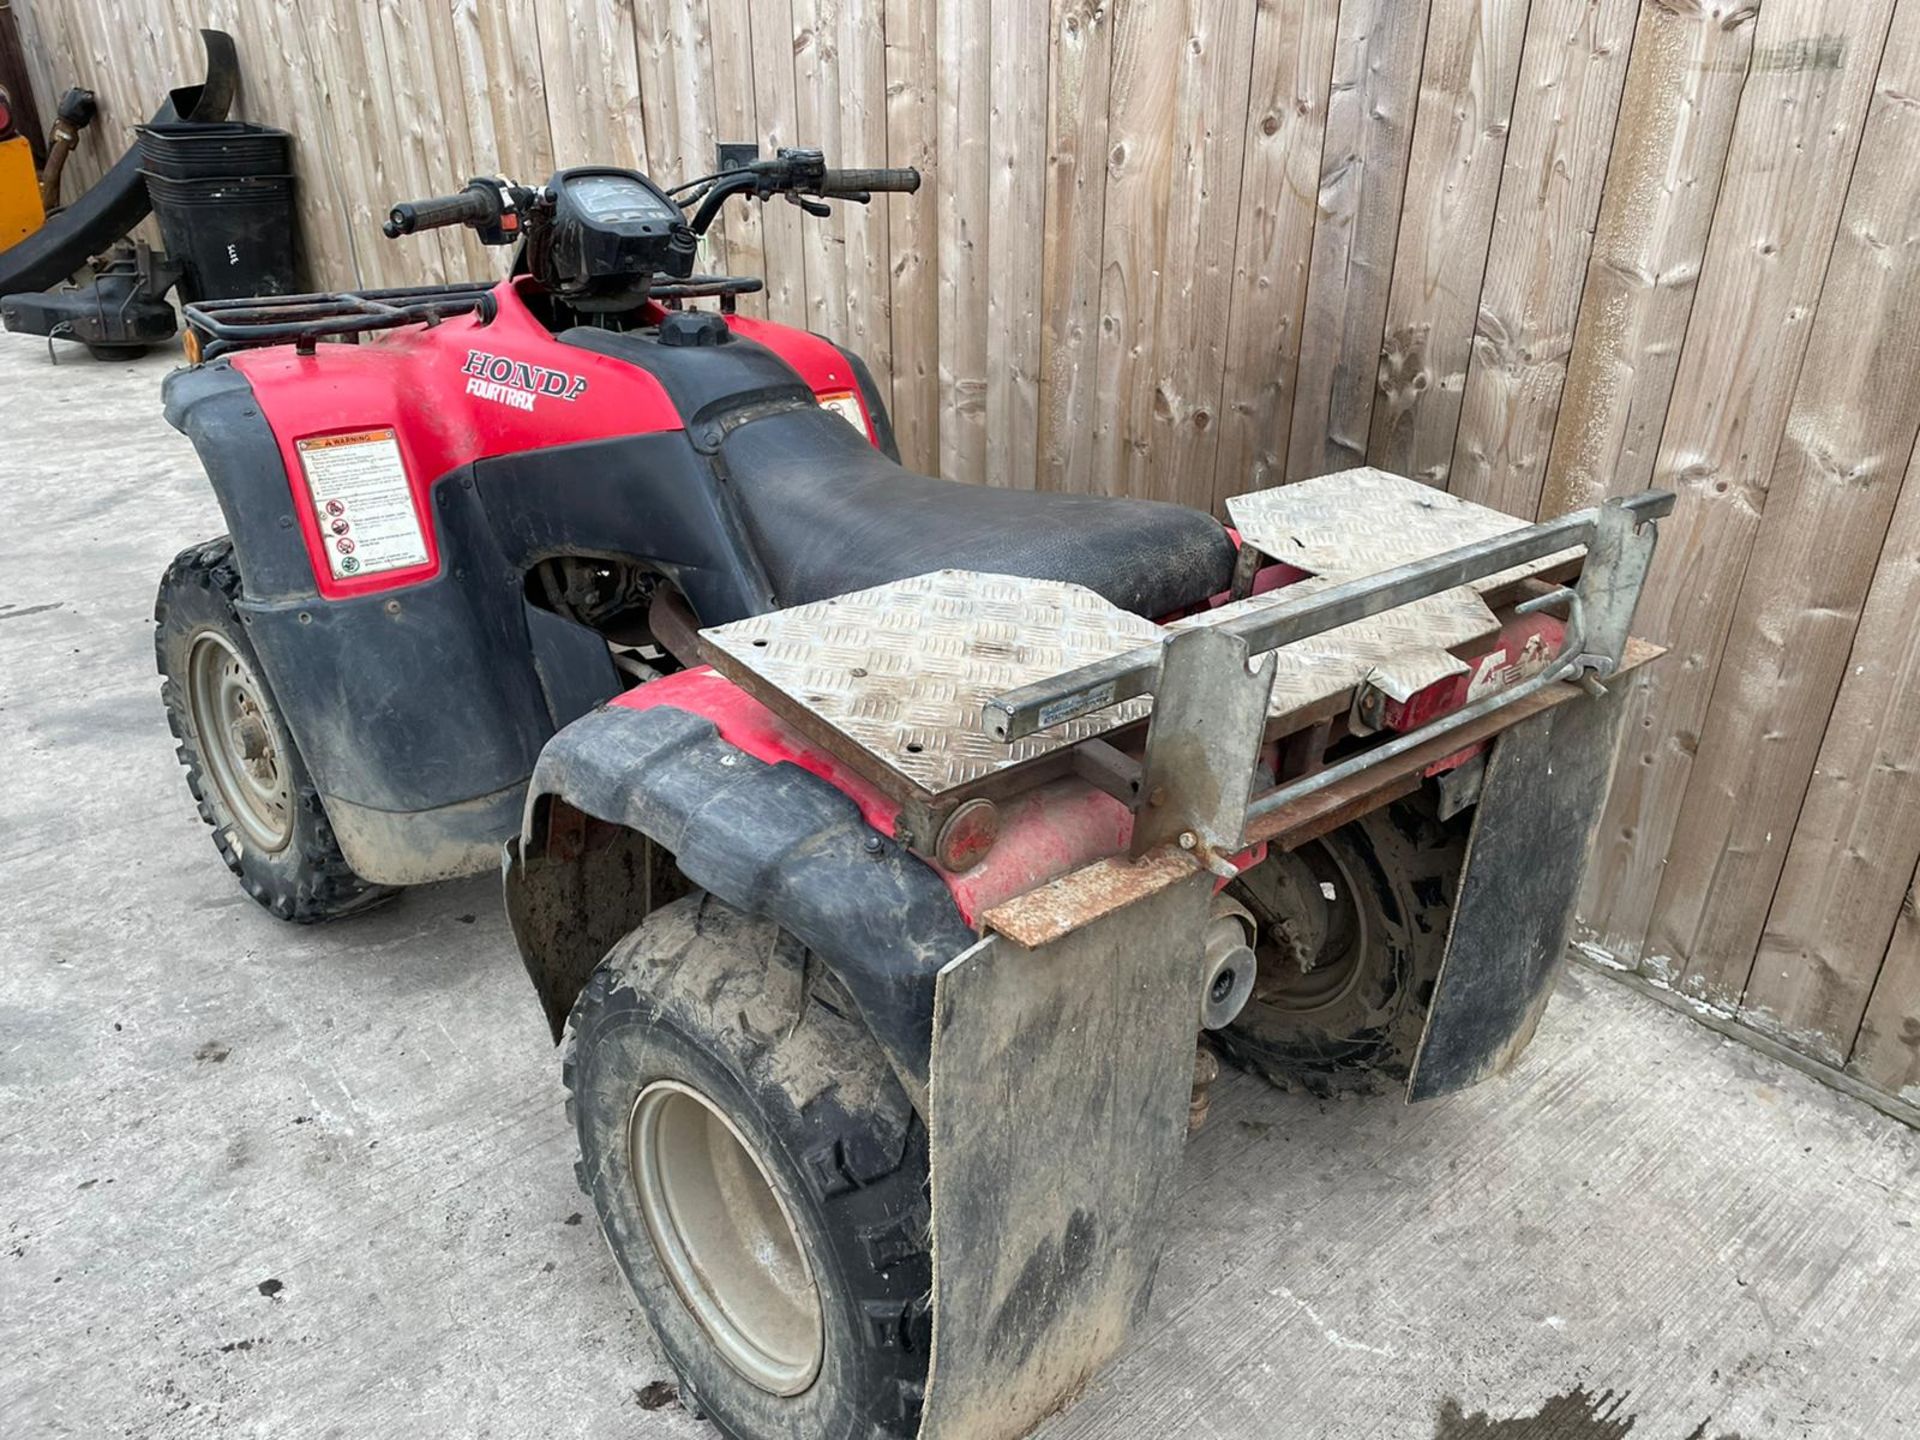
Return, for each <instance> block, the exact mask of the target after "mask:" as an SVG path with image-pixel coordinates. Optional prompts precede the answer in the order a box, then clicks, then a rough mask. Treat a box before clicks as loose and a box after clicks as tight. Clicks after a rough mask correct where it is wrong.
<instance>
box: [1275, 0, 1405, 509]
mask: <svg viewBox="0 0 1920 1440" xmlns="http://www.w3.org/2000/svg"><path fill="white" fill-rule="evenodd" d="M1426 36H1427V0H1341V5H1340V28H1339V32H1338V35H1337V36H1336V38H1335V41H1334V52H1333V85H1332V93H1331V95H1330V97H1329V99H1328V102H1327V124H1326V134H1325V137H1324V138H1323V139H1322V141H1321V150H1320V190H1319V205H1320V213H1319V216H1318V218H1317V220H1316V222H1315V225H1314V229H1313V251H1312V256H1313V258H1312V268H1311V269H1310V270H1309V272H1308V274H1307V313H1306V322H1305V328H1304V331H1303V336H1302V340H1301V349H1300V372H1299V381H1298V383H1297V384H1296V386H1295V388H1294V394H1293V421H1292V424H1291V426H1290V427H1289V429H1288V433H1287V477H1286V478H1287V479H1289V480H1304V479H1306V478H1308V477H1309V476H1312V475H1324V474H1327V473H1328V472H1330V471H1334V470H1344V469H1346V468H1347V467H1348V466H1351V465H1359V464H1362V463H1363V462H1364V460H1365V457H1366V453H1367V431H1368V429H1369V428H1370V426H1371V424H1372V421H1373V388H1374V380H1375V376H1376V374H1377V373H1378V370H1379V357H1380V336H1381V331H1382V329H1383V327H1384V326H1385V323H1386V313H1387V294H1388V290H1389V287H1390V286H1391V284H1392V282H1393V252H1394V247H1395V245H1396V244H1397V243H1398V240H1399V235H1400V204H1401V198H1402V193H1403V191H1404V190H1405V187H1406V179H1407V154H1408V149H1409V147H1410V146H1411V144H1412V142H1413V119H1414V112H1415V110H1416V109H1417V107H1418V103H1419V96H1420V56H1421V52H1422V50H1423V49H1424V47H1425V44H1426Z"/></svg>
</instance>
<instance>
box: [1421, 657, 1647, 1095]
mask: <svg viewBox="0 0 1920 1440" xmlns="http://www.w3.org/2000/svg"><path fill="white" fill-rule="evenodd" d="M1626 688H1627V687H1626V685H1625V684H1622V683H1616V684H1614V685H1612V686H1610V687H1609V688H1608V690H1607V692H1606V693H1605V694H1604V695H1601V696H1597V697H1591V698H1585V699H1581V700H1576V701H1574V702H1573V703H1571V704H1566V705H1557V706H1555V707H1554V708H1553V709H1551V710H1547V711H1543V712H1542V713H1540V714H1538V715H1535V716H1534V717H1532V718H1531V719H1529V720H1524V721H1522V722H1521V723H1520V724H1518V725H1516V726H1514V727H1513V728H1512V729H1511V730H1509V731H1507V732H1506V733H1505V734H1504V735H1502V736H1501V737H1500V739H1499V741H1498V742H1497V743H1496V744H1495V746H1494V749H1493V758H1492V760H1491V761H1490V763H1489V764H1488V766H1487V773H1486V779H1485V782H1484V785H1483V788H1482V790H1481V793H1480V805H1479V809H1478V811H1477V812H1476V814H1475V816H1474V822H1473V834H1472V836H1471V837H1470V838H1469V840H1468V842H1467V860H1466V866H1465V868H1464V870H1463V872H1462V874H1461V878H1460V889H1459V898H1458V900H1457V901H1456V902H1455V904H1454V911H1453V926H1452V928H1451V930H1450V931H1449V932H1448V935H1447V953H1446V955H1445V956H1444V957H1443V958H1442V960H1441V962H1440V974H1439V977H1438V979H1437V980H1436V981H1435V989H1434V996H1433V1004H1432V1006H1431V1008H1430V1009H1429V1011H1428V1014H1427V1027H1426V1032H1425V1033H1424V1034H1423V1035H1422V1036H1421V1037H1420V1048H1419V1050H1418V1052H1417V1053H1416V1054H1415V1057H1414V1064H1413V1074H1412V1076H1411V1078H1410V1079H1409V1081H1408V1083H1407V1098H1408V1099H1409V1100H1431V1099H1433V1098H1434V1097H1436V1096H1440V1095H1450V1094H1452V1093H1453V1092H1454V1091H1456V1090H1464V1089H1465V1088H1466V1087H1468V1086H1469V1085H1473V1084H1476V1083H1478V1082H1479V1081H1481V1080H1485V1079H1488V1078H1490V1077H1492V1076H1494V1075H1497V1074H1499V1073H1500V1072H1501V1071H1503V1070H1505V1069H1507V1067H1508V1066H1510V1065H1512V1064H1513V1062H1514V1061H1515V1060H1517V1059H1519V1057H1520V1053H1521V1051H1523V1050H1525V1049H1526V1048H1527V1043H1528V1042H1529V1041H1530V1040H1532V1039H1533V1032H1534V1028H1535V1027H1536V1026H1537V1025H1538V1024H1539V1023H1540V1016H1541V1013H1542V1012H1543V1011H1544V1010H1545V1009H1546V1007H1547V999H1548V997H1549V996H1550V995H1551V994H1552V991H1553V982H1554V979H1555V977H1556V976H1558V975H1559V973H1560V966H1561V963H1562V961H1563V959H1564V957H1565V955H1566V949H1567V941H1568V938H1569V935H1570V932H1571V930H1572V927H1573V908H1574V904H1575V902H1576V901H1577V900H1578V898H1579V894H1580V881H1581V877H1582V876H1583V875H1584V874H1585V872H1586V868H1587V860H1588V857H1589V856H1590V855H1591V854H1592V851H1593V841H1594V836H1595V833H1596V831H1597V830H1598V828H1599V825H1600V815H1601V811H1602V810H1603V809H1604V807H1605V805H1606V800H1607V791H1608V789H1609V788H1610V787H1611V785H1612V781H1613V767H1614V757H1615V755H1616V753H1617V752H1618V750H1619V748H1620V743H1619V742H1620V722H1621V717H1622V716H1623V715H1624V714H1625V711H1626V705H1625V699H1626Z"/></svg>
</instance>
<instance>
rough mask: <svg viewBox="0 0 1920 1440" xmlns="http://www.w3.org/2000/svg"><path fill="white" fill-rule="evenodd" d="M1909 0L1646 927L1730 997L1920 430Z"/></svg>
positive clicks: (1917, 13)
mask: <svg viewBox="0 0 1920 1440" xmlns="http://www.w3.org/2000/svg"><path fill="white" fill-rule="evenodd" d="M1916 94H1920V6H1911V5H1910V6H1906V7H1904V8H1902V10H1901V12H1900V14H1899V16H1898V18H1897V20H1896V23H1895V25H1894V27H1893V30H1892V32H1891V34H1890V36H1889V37H1888V40H1887V45H1886V52H1885V55H1884V57H1883V58H1882V60H1881V62H1880V67H1879V78H1878V80H1877V82H1876V84H1875V87H1874V97H1873V102H1872V105H1871V108H1870V109H1869V110H1868V112H1867V120H1866V125H1865V128H1864V130H1863V131H1862V135H1861V141H1860V150H1859V157H1858V160H1857V163H1856V165H1855V167H1854V172H1853V178H1852V184H1851V188H1850V189H1849V191H1848V194H1847V203H1846V209H1845V211H1844V213H1843V214H1842V216H1841V223H1840V233H1839V237H1838V239H1837V241H1836V243H1835V245H1834V250H1833V257H1832V259H1831V261H1830V262H1829V264H1828V268H1827V278H1826V284H1825V286H1824V287H1823V289H1822V291H1821V295H1820V301H1819V310H1818V314H1817V317H1816V319H1815V321H1814V325H1813V334H1812V337H1811V339H1810V341H1809V343H1808V346H1807V358H1806V362H1805V364H1804V365H1803V366H1802V367H1801V371H1800V383H1799V385H1798V387H1797V388H1796V390H1795V393H1794V397H1793V405H1792V408H1791V410H1790V411H1789V412H1788V415H1787V421H1786V433H1785V438H1784V439H1783V440H1782V441H1781V443H1780V448H1779V454H1778V455H1777V457H1776V458H1775V460H1774V463H1773V470H1772V474H1771V476H1770V477H1769V478H1768V481H1767V486H1766V511H1765V513H1764V514H1763V515H1762V517H1761V521H1760V525H1759V528H1758V532H1757V534H1756V536H1755V539H1754V545H1753V554H1752V559H1751V560H1750V561H1749V563H1748V565H1747V568H1746V575H1745V579H1744V582H1743V583H1742V585H1741V587H1740V589H1739V592H1738V598H1737V599H1736V600H1735V601H1734V605H1733V612H1732V616H1731V624H1730V626H1729V632H1728V639H1727V642H1726V649H1725V652H1724V655H1725V658H1724V659H1723V661H1722V662H1721V665H1720V668H1719V672H1718V674H1717V675H1716V677H1715V685H1714V695H1713V698H1712V699H1711V700H1709V702H1708V708H1707V712H1706V716H1705V724H1704V725H1703V726H1702V727H1701V733H1700V743H1699V751H1698V754H1697V755H1696V757H1695V759H1694V763H1693V767H1692V774H1691V777H1690V779H1689V782H1688V789H1687V794H1686V797H1685V800H1684V802H1683V804H1682V808H1681V822H1680V824H1679V825H1678V826H1677V827H1676V828H1675V831H1674V841H1673V846H1672V852H1671V854H1670V855H1669V856H1668V858H1667V870H1666V875H1665V877H1664V878H1663V880H1662V882H1661V886H1660V894H1659V900H1658V903H1657V905H1656V907H1655V909H1654V914H1653V921H1652V925H1651V929H1650V937H1649V939H1650V944H1651V945H1652V946H1653V947H1654V948H1655V949H1657V950H1658V951H1660V952H1661V953H1663V954H1669V955H1674V956H1686V957H1688V959H1687V967H1686V970H1685V972H1684V974H1683V977H1682V979H1683V983H1684V984H1685V985H1686V986H1687V988H1688V989H1689V990H1690V991H1691V992H1693V993H1695V994H1698V995H1703V996H1706V997H1707V998H1709V999H1712V1000H1717V1001H1721V1002H1723V1003H1734V1002H1738V1000H1739V999H1740V996H1741V993H1742V992H1743V991H1744V990H1745V988H1746V982H1747V973H1748V968H1749V966H1750V964H1751V961H1752V957H1753V954H1754V952H1755V950H1756V949H1757V948H1758V945H1759V942H1760V931H1761V928H1762V926H1763V925H1764V924H1765V921H1766V915H1767V905H1768V901H1769V899H1770V898H1771V897H1772V895H1773V890H1774V886H1775V884H1776V883H1777V882H1778V881H1779V878H1780V867H1781V865H1782V864H1783V863H1784V861H1785V859H1786V850H1787V840H1788V837H1789V836H1790V835H1791V834H1792V832H1793V828H1794V820H1795V817H1796V816H1797V815H1798V814H1799V811H1800V802H1801V799H1802V797H1804V795H1805V794H1806V788H1807V781H1808V778H1809V777H1810V776H1811V774H1812V773H1813V763H1814V759H1815V757H1816V756H1817V754H1818V753H1819V747H1820V738H1821V732H1822V730H1823V728H1824V726H1825V723H1826V719H1827V716H1828V715H1829V714H1830V713H1831V712H1832V710H1833V704H1834V697H1835V695H1836V694H1837V693H1838V691H1839V688H1840V681H1841V678H1842V677H1843V676H1844V675H1845V673H1846V662H1847V654H1848V651H1849V650H1850V649H1851V648H1852V645H1853V639H1854V629H1855V626H1856V624H1857V623H1858V621H1859V617H1860V609H1861V606H1862V605H1863V604H1864V603H1865V601H1866V596H1867V589H1868V587H1869V586H1870V585H1871V584H1872V582H1873V572H1874V566H1875V564H1876V563H1877V561H1878V560H1879V557H1880V551H1881V546H1882V543H1883V542H1884V540H1885V539H1886V535H1887V523H1888V520H1889V519H1890V518H1891V516H1892V514H1893V507H1894V501H1895V499H1896V498H1897V497H1898V495H1899V493H1900V480H1901V476H1902V475H1903V474H1904V473H1905V471H1906V467H1907V457H1908V456H1909V455H1911V454H1912V453H1913V448H1914V437H1915V436H1916V434H1920V164H1916V163H1915V157H1916V156H1920V105H1916V104H1915V102H1914V98H1913V97H1914V96H1915V95H1916Z"/></svg>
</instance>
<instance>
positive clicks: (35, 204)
mask: <svg viewBox="0 0 1920 1440" xmlns="http://www.w3.org/2000/svg"><path fill="white" fill-rule="evenodd" d="M46 218H47V212H46V209H45V208H44V207H43V206H42V205H41V203H40V176H39V173H38V172H37V171H36V170H35V169H34V164H33V147H32V146H31V145H29V144H28V143H27V137H26V136H24V135H21V134H17V133H16V132H15V130H14V127H13V99H12V97H11V96H9V95H8V94H7V92H6V91H5V90H0V250H4V249H6V248H7V247H8V246H9V245H17V244H19V243H20V241H22V240H24V239H26V238H27V236H29V235H31V234H32V233H33V232H34V231H36V230H38V229H39V228H40V226H41V225H42V224H43V223H44V222H45V221H46Z"/></svg>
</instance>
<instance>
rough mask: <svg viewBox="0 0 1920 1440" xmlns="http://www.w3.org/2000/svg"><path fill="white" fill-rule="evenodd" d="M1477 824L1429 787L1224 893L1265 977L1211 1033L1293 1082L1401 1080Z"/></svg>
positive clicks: (1342, 1088) (1240, 1057) (1257, 1066)
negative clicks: (1252, 932)
mask: <svg viewBox="0 0 1920 1440" xmlns="http://www.w3.org/2000/svg"><path fill="white" fill-rule="evenodd" d="M1467 831H1468V818H1467V817H1465V816H1461V817H1456V818H1455V819H1453V820H1449V821H1445V822H1442V821H1441V820H1440V819H1439V818H1438V817H1437V815H1436V813H1435V810H1434V806H1433V802H1432V800H1431V799H1430V798H1429V797H1428V796H1427V795H1425V794H1424V793H1422V792H1416V793H1414V794H1413V795H1409V796H1407V797H1406V798H1405V799H1402V800H1396V801H1394V802H1393V803H1392V804H1391V805H1387V806H1385V807H1383V808H1381V809H1379V810H1375V811H1373V812H1372V813H1370V814H1367V815H1364V816H1362V817H1361V818H1359V819H1358V820H1353V821H1350V822H1348V823H1347V824H1345V825H1342V826H1340V827H1339V828H1338V829H1337V830H1333V831H1330V832H1329V833H1328V834H1326V835H1324V836H1322V837H1320V838H1319V839H1316V840H1310V841H1308V842H1306V843H1305V844H1304V845H1301V846H1300V847H1299V848H1297V849H1294V850H1291V851H1287V852H1285V853H1274V854H1272V855H1269V856H1268V857H1267V859H1266V860H1264V861H1262V862H1261V863H1260V864H1259V865H1257V866H1255V867H1254V868H1253V869H1251V870H1248V871H1247V872H1245V873H1244V874H1243V875H1241V877H1240V878H1239V879H1238V880H1235V881H1234V882H1233V883H1232V884H1231V885H1229V886H1228V887H1227V893H1228V894H1229V895H1231V896H1232V897H1233V898H1235V899H1236V900H1238V901H1239V902H1240V903H1241V904H1243V905H1245V906H1246V907H1247V909H1248V910H1249V911H1251V912H1252V914H1253V916H1254V919H1255V921H1256V923H1257V925H1258V931H1257V934H1258V940H1257V943H1256V947H1255V954H1256V957H1257V958H1258V960H1259V977H1258V980H1257V981H1256V983H1255V985H1254V990H1253V996H1252V998H1251V999H1250V1000H1249V1001H1248V1003H1247V1006H1246V1008H1245V1009H1244V1010H1242V1011H1241V1012H1240V1015H1239V1017H1238V1018H1237V1019H1236V1020H1235V1021H1234V1022H1233V1024H1232V1025H1230V1026H1228V1027H1227V1028H1226V1029H1225V1030H1221V1031H1217V1032H1215V1033H1214V1035H1213V1037H1212V1038H1213V1039H1214V1041H1215V1043H1216V1044H1218V1045H1219V1047H1220V1049H1221V1050H1222V1051H1223V1052H1225V1054H1226V1056H1227V1058H1228V1059H1230V1060H1232V1061H1234V1062H1235V1063H1237V1064H1239V1065H1241V1066H1243V1067H1245V1068H1247V1069H1250V1070H1252V1071H1254V1072H1255V1073H1257V1074H1259V1075H1262V1076H1264V1077H1265V1078H1266V1079H1268V1080H1270V1081H1271V1082H1273V1083H1274V1084H1275V1085H1278V1086H1280V1087H1281V1088H1283V1089H1294V1088H1299V1089H1304V1090H1307V1091H1309V1092H1311V1093H1312V1094H1315V1095H1321V1096H1332V1095H1338V1094H1364V1093H1370V1092H1372V1091H1376V1090H1381V1089H1385V1088H1387V1087H1388V1086H1391V1085H1398V1084H1401V1083H1403V1082H1404V1081H1405V1080H1406V1078H1407V1076H1408V1074H1409V1073H1410V1072H1411V1070H1412V1068H1413V1057H1414V1051H1415V1049H1416V1048H1417V1047H1418V1045H1419V1043H1420V1032H1421V1031H1422V1029H1423V1028H1424V1027H1425V1025H1426V1019H1427V1011H1428V1008H1429V1006H1430V1005H1431V1004H1432V1001H1433V988H1434V982H1435V981H1436V980H1437V979H1438V977H1439V974H1440V961H1441V958H1442V956H1443V955H1444V954H1445V953H1446V947H1447V927H1448V925H1449V923H1450V921H1451V919H1452V915H1453V902H1454V898H1455V896H1456V894H1457V892H1458V887H1459V880H1460V873H1461V870H1462V868H1463V866H1464V865H1465V863H1466V846H1467Z"/></svg>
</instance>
